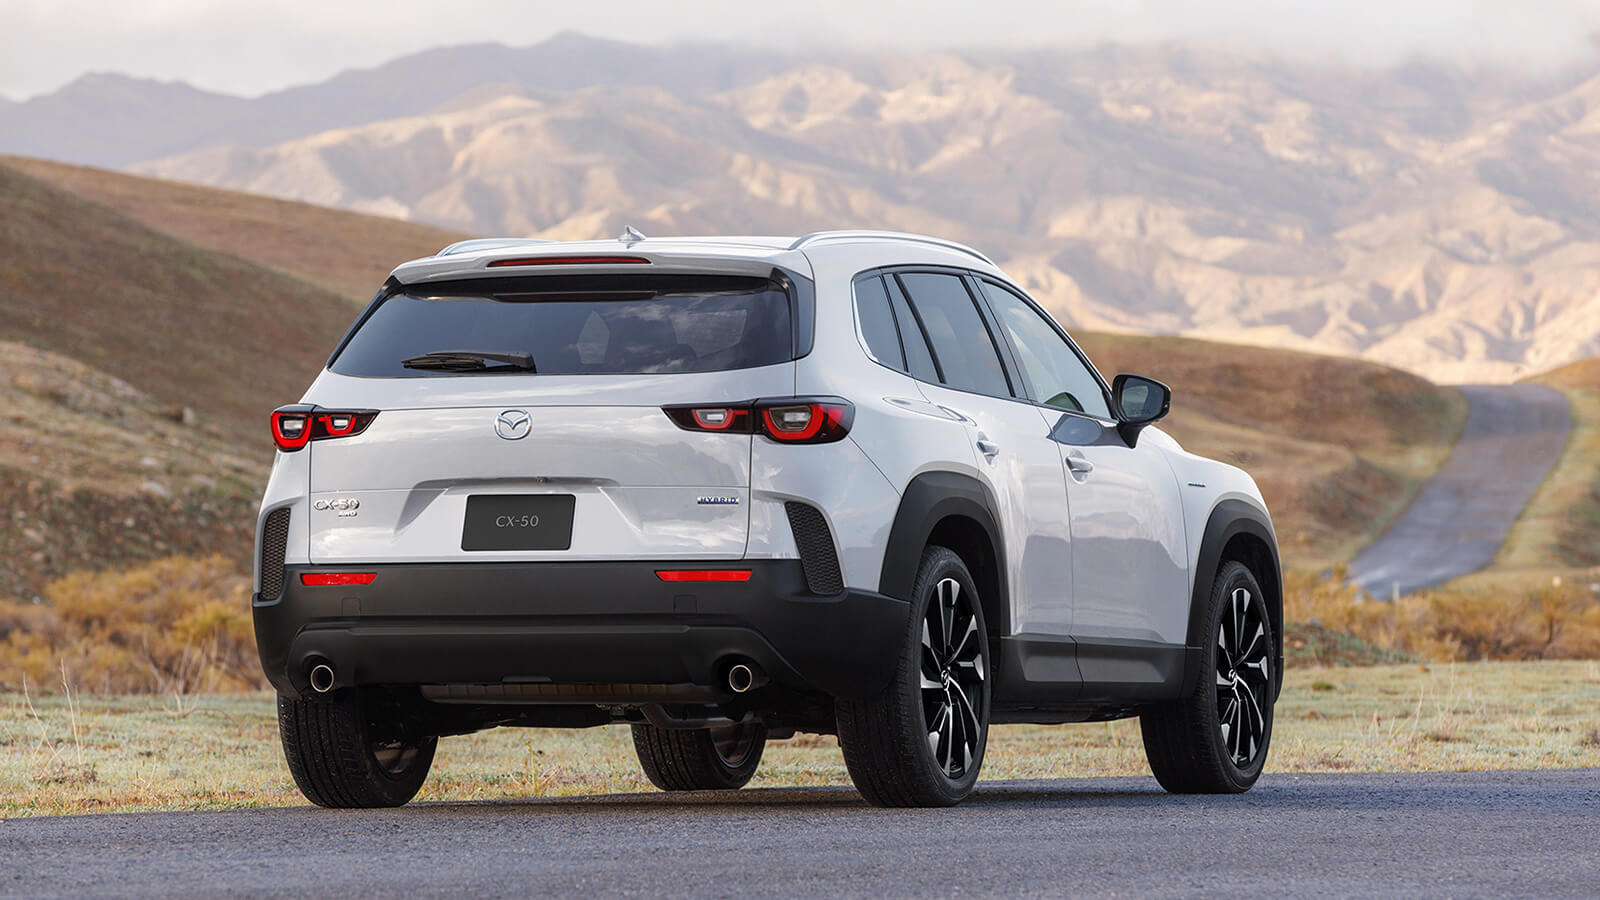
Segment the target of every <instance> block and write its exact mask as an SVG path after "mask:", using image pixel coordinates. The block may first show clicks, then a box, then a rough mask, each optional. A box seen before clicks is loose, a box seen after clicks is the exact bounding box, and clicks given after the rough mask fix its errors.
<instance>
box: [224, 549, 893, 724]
mask: <svg viewBox="0 0 1600 900" xmlns="http://www.w3.org/2000/svg"><path fill="white" fill-rule="evenodd" d="M699 568H705V569H726V568H734V569H739V570H749V572H750V577H749V579H748V580H746V581H708V582H698V581H697V582H667V581H664V580H662V579H661V578H660V577H658V576H657V574H656V573H657V571H658V570H662V569H674V570H681V569H699ZM356 571H359V572H362V573H375V575H376V577H375V578H373V579H372V581H371V583H370V584H339V585H328V586H308V585H306V584H304V583H302V580H301V575H302V574H306V573H313V574H316V573H330V572H356ZM314 580H315V579H314ZM284 582H285V583H284V588H283V593H282V595H281V596H280V597H279V598H277V599H276V600H271V601H265V602H263V601H262V600H261V598H260V597H259V596H257V597H256V599H255V604H254V612H255V631H256V643H257V646H258V647H259V649H260V651H261V664H262V667H263V668H264V669H265V671H266V674H267V678H268V679H269V680H270V681H271V682H272V684H273V686H274V687H276V688H277V689H278V690H279V691H280V692H282V693H285V694H307V693H310V692H311V687H310V681H309V672H310V670H311V668H312V667H313V666H315V665H316V664H317V663H319V662H325V663H327V664H328V665H330V666H331V667H332V668H333V670H334V671H335V673H337V674H336V679H337V682H336V683H337V684H338V686H340V687H344V686H351V685H499V684H504V685H514V684H524V685H538V684H545V685H679V686H682V685H701V686H708V687H720V686H721V685H723V684H725V680H726V677H727V669H728V667H730V666H731V665H732V664H733V663H734V662H736V661H745V662H753V663H755V664H756V665H758V666H759V667H760V668H761V670H762V671H763V672H765V673H766V674H767V675H768V676H769V677H770V678H771V679H772V682H773V683H774V684H777V685H780V686H783V687H787V688H793V689H797V690H809V691H820V692H823V693H827V694H831V695H834V696H842V697H859V696H864V695H866V694H869V693H871V692H874V691H877V690H879V689H881V688H882V687H883V686H884V685H885V684H887V683H888V681H889V677H890V675H891V674H892V672H893V670H894V666H895V663H896V661H897V659H898V657H899V652H898V651H899V647H900V642H901V641H902V640H903V638H904V635H905V629H906V627H907V624H906V623H907V616H908V615H909V611H908V605H907V604H906V603H905V602H904V601H901V600H897V599H894V598H891V597H886V596H883V595H881V594H875V593H872V592H868V591H855V590H846V591H843V592H841V593H838V594H836V595H833V596H819V595H816V594H812V593H810V591H809V590H808V588H807V583H806V579H805V574H804V571H803V570H802V568H801V564H800V562H799V561H798V560H749V561H731V562H726V563H722V562H696V563H684V562H681V561H676V562H671V563H652V562H631V561H630V562H626V563H601V562H593V563H590V562H584V563H453V564H437V565H355V566H339V567H332V566H294V565H291V566H288V567H286V568H285V573H284Z"/></svg>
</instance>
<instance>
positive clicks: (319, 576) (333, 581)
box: [300, 572, 378, 587]
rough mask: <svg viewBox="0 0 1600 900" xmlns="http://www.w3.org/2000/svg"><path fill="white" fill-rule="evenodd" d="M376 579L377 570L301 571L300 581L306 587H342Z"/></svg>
mask: <svg viewBox="0 0 1600 900" xmlns="http://www.w3.org/2000/svg"><path fill="white" fill-rule="evenodd" d="M377 580H378V573H377V572H301V573H300V583H301V584H303V585H305V586H306V587H342V586H345V585H351V584H371V583H373V582H374V581H377Z"/></svg>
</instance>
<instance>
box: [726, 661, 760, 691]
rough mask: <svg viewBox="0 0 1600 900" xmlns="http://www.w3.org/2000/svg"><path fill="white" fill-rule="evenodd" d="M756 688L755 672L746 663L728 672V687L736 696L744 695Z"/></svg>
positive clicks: (739, 664) (738, 664)
mask: <svg viewBox="0 0 1600 900" xmlns="http://www.w3.org/2000/svg"><path fill="white" fill-rule="evenodd" d="M755 686H756V673H755V670H754V669H751V668H750V667H749V666H747V665H745V664H744V663H736V664H735V665H734V666H733V667H732V668H730V669H729V670H728V687H729V688H732V689H733V692H734V693H735V694H743V693H744V692H746V691H748V690H750V689H751V688H753V687H755Z"/></svg>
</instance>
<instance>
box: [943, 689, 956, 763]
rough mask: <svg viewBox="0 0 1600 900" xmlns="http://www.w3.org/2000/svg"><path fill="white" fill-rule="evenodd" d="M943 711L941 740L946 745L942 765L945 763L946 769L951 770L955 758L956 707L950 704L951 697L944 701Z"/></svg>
mask: <svg viewBox="0 0 1600 900" xmlns="http://www.w3.org/2000/svg"><path fill="white" fill-rule="evenodd" d="M942 713H944V716H942V717H941V721H942V724H941V727H939V741H941V743H942V745H944V762H942V765H944V770H946V772H949V770H950V762H952V761H954V759H955V709H954V708H952V705H950V700H949V698H946V701H944V709H942Z"/></svg>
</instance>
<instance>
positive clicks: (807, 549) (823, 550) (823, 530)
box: [783, 501, 844, 596]
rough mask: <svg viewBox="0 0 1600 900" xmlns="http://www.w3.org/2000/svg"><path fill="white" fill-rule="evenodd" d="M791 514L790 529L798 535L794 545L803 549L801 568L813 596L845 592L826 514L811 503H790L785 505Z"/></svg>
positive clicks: (784, 507) (801, 552) (795, 536)
mask: <svg viewBox="0 0 1600 900" xmlns="http://www.w3.org/2000/svg"><path fill="white" fill-rule="evenodd" d="M783 511H784V512H786V513H788V514H789V529H790V530H791V531H793V532H794V543H795V546H796V547H799V548H800V567H801V568H802V569H804V570H805V573H806V587H807V588H809V589H810V590H811V593H813V594H826V595H829V596H832V595H833V594H837V593H839V592H840V591H843V590H844V576H843V575H841V574H840V573H839V553H838V551H837V550H836V549H835V548H834V546H833V534H832V533H830V532H829V531H828V520H827V519H824V518H823V517H822V511H821V510H819V509H817V508H816V507H815V506H812V505H810V504H807V503H795V502H792V501H791V502H789V503H785V504H784V505H783Z"/></svg>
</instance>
